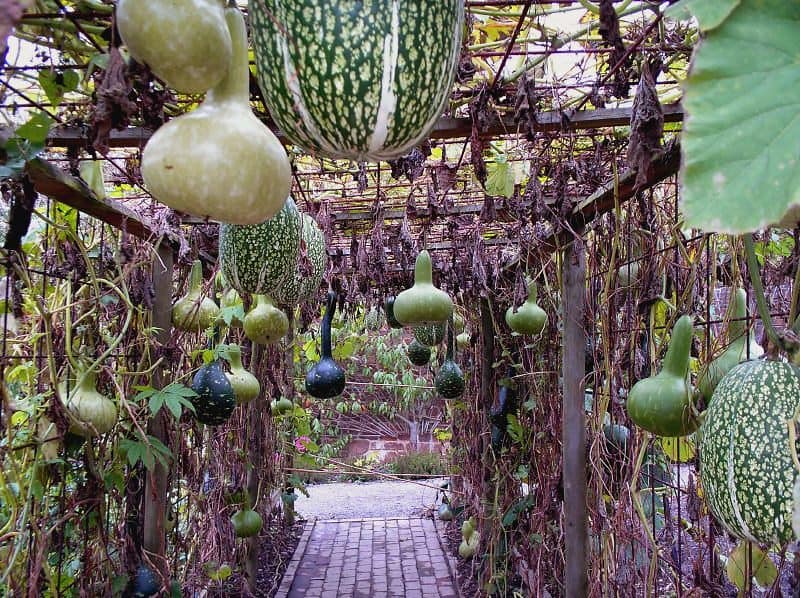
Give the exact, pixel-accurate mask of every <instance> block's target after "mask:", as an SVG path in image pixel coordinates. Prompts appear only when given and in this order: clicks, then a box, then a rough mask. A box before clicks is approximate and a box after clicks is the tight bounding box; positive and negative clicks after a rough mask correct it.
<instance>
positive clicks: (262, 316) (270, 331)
mask: <svg viewBox="0 0 800 598" xmlns="http://www.w3.org/2000/svg"><path fill="white" fill-rule="evenodd" d="M253 299H254V300H255V305H254V306H253V308H252V309H251V310H250V311H249V312H247V315H246V316H245V317H244V323H243V328H244V334H245V336H246V337H247V338H249V339H250V340H251V341H253V342H254V343H256V344H259V345H271V344H273V343H277V342H278V341H279V340H280V339H282V338H283V337H284V336H286V333H287V332H289V318H288V317H286V314H285V313H283V312H282V311H281V310H280V309H278V308H277V307H275V305H274V304H273V303H272V299H270V298H269V297H268V296H267V295H255V296H254V297H253Z"/></svg>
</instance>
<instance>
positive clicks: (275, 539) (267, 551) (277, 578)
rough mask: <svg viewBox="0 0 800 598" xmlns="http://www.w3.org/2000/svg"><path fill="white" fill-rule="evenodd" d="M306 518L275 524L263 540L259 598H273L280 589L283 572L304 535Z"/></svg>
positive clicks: (258, 579)
mask: <svg viewBox="0 0 800 598" xmlns="http://www.w3.org/2000/svg"><path fill="white" fill-rule="evenodd" d="M304 525H305V520H303V519H299V518H298V519H297V520H296V521H295V522H294V524H293V525H292V526H283V525H274V526H272V527H270V528H269V529H268V530H267V532H266V534H265V535H264V536H263V537H262V541H261V555H260V557H259V567H258V577H257V578H256V579H257V581H258V588H259V590H258V592H257V594H256V596H257V597H258V598H271V597H272V596H274V595H275V593H276V592H277V591H278V588H279V587H280V585H281V579H283V573H284V572H285V571H286V567H287V566H288V565H289V561H291V560H292V555H293V554H294V551H295V548H297V544H298V542H299V541H300V536H302V535H303V527H304Z"/></svg>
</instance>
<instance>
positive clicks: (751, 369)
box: [698, 359, 800, 546]
mask: <svg viewBox="0 0 800 598" xmlns="http://www.w3.org/2000/svg"><path fill="white" fill-rule="evenodd" d="M798 409H800V370H798V368H797V367H796V366H794V365H793V364H790V363H785V362H780V361H770V360H760V359H757V360H751V361H745V362H744V363H740V364H738V365H736V366H734V367H733V369H731V370H730V371H729V372H728V373H727V374H725V375H724V376H723V377H722V379H721V380H720V381H719V384H718V385H717V388H716V389H715V390H714V394H713V396H712V398H711V402H710V404H709V407H708V409H707V410H706V411H705V412H704V419H703V425H702V427H701V428H700V430H699V431H698V432H699V436H700V442H699V451H698V452H699V459H700V479H701V480H702V484H703V494H704V496H705V499H706V502H707V504H708V506H709V508H710V509H711V512H712V513H714V515H715V516H716V518H717V519H718V520H719V521H720V522H721V523H722V524H723V525H724V527H725V528H726V529H727V530H728V531H729V532H730V533H731V534H733V535H734V536H737V537H739V538H742V539H745V540H748V541H750V542H757V543H758V544H761V545H764V546H771V545H781V544H784V543H786V542H788V541H790V540H793V539H794V534H793V532H792V508H793V504H794V498H793V489H794V485H795V480H796V479H797V476H798V471H797V467H796V465H795V463H796V462H795V459H796V458H797V454H798V452H800V443H798V437H797V432H796V430H797V418H798Z"/></svg>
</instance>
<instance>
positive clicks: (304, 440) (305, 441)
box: [294, 436, 311, 453]
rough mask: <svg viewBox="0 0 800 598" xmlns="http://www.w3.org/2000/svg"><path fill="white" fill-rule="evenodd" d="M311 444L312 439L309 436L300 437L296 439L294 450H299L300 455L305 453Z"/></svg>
mask: <svg viewBox="0 0 800 598" xmlns="http://www.w3.org/2000/svg"><path fill="white" fill-rule="evenodd" d="M310 443H311V439H310V438H309V437H308V436H299V437H297V438H295V439H294V448H296V449H297V452H298V453H305V452H306V451H307V450H308V445H309V444H310Z"/></svg>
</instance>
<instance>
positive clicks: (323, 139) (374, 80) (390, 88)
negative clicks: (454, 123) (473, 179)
mask: <svg viewBox="0 0 800 598" xmlns="http://www.w3.org/2000/svg"><path fill="white" fill-rule="evenodd" d="M249 9H250V15H251V17H252V26H253V46H254V48H255V55H256V65H257V66H256V71H257V75H258V81H259V84H260V86H261V91H262V92H263V95H264V99H265V101H266V103H267V107H268V108H269V111H270V113H271V114H272V117H273V118H274V119H275V122H276V123H277V124H278V126H279V127H280V129H281V130H282V131H283V132H284V133H285V134H286V136H287V137H288V138H289V139H290V140H291V141H292V142H293V143H295V144H297V145H299V146H301V147H303V148H304V149H306V150H308V151H310V152H312V153H316V154H318V155H322V156H327V157H331V158H349V159H353V160H375V161H377V160H388V159H392V158H397V157H400V156H402V155H403V154H405V153H406V152H408V151H409V150H410V149H411V148H413V147H414V146H415V145H417V144H419V143H420V141H422V140H423V139H424V138H425V137H426V136H427V134H428V132H429V131H430V130H431V128H432V127H433V125H434V124H435V123H436V120H437V119H438V118H439V116H440V115H441V113H442V110H443V109H444V106H445V103H446V102H447V100H448V98H449V96H450V90H451V87H452V85H453V79H454V75H455V70H456V66H457V64H458V58H459V53H460V50H461V37H462V33H463V24H464V2H463V0H435V1H433V0H403V1H402V2H400V1H396V0H334V1H327V2H323V1H321V0H254V1H252V2H250V3H249Z"/></svg>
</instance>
